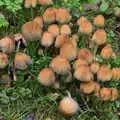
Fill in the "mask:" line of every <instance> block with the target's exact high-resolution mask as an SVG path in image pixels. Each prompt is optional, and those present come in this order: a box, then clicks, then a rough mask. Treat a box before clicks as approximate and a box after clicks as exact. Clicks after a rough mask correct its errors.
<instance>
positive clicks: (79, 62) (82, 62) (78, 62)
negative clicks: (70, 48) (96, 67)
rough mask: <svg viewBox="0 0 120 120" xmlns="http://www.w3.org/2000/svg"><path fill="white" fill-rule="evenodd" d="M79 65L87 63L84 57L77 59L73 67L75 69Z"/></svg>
mask: <svg viewBox="0 0 120 120" xmlns="http://www.w3.org/2000/svg"><path fill="white" fill-rule="evenodd" d="M81 65H88V63H87V62H86V61H85V60H84V59H77V60H76V61H75V62H74V64H73V69H74V70H76V69H77V68H79V67H80V66H81Z"/></svg>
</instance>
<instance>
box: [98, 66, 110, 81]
mask: <svg viewBox="0 0 120 120" xmlns="http://www.w3.org/2000/svg"><path fill="white" fill-rule="evenodd" d="M97 78H98V80H100V81H103V82H105V81H110V80H111V79H112V70H111V69H110V68H109V67H108V65H102V66H101V67H100V69H99V71H98V73H97Z"/></svg>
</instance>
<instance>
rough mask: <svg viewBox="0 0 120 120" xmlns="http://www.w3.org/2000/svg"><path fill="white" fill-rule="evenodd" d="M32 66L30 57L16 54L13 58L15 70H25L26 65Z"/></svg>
mask: <svg viewBox="0 0 120 120" xmlns="http://www.w3.org/2000/svg"><path fill="white" fill-rule="evenodd" d="M30 64H32V60H31V57H30V56H28V55H27V54H25V53H17V54H16V55H15V58H14V66H15V69H19V70H25V69H26V68H27V66H28V65H30Z"/></svg>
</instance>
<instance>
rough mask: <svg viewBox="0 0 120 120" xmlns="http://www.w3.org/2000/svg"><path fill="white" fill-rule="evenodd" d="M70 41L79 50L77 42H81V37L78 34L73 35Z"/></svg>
mask: <svg viewBox="0 0 120 120" xmlns="http://www.w3.org/2000/svg"><path fill="white" fill-rule="evenodd" d="M70 39H71V42H72V44H73V45H74V47H76V48H77V42H78V41H79V36H78V35H77V34H73V35H72V36H71V38H70Z"/></svg>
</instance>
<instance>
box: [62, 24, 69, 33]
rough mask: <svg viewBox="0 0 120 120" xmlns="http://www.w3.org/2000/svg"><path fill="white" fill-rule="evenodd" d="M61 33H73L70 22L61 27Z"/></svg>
mask: <svg viewBox="0 0 120 120" xmlns="http://www.w3.org/2000/svg"><path fill="white" fill-rule="evenodd" d="M60 33H61V34H67V35H70V34H71V28H70V26H69V25H68V24H64V25H62V26H61V28H60Z"/></svg>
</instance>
